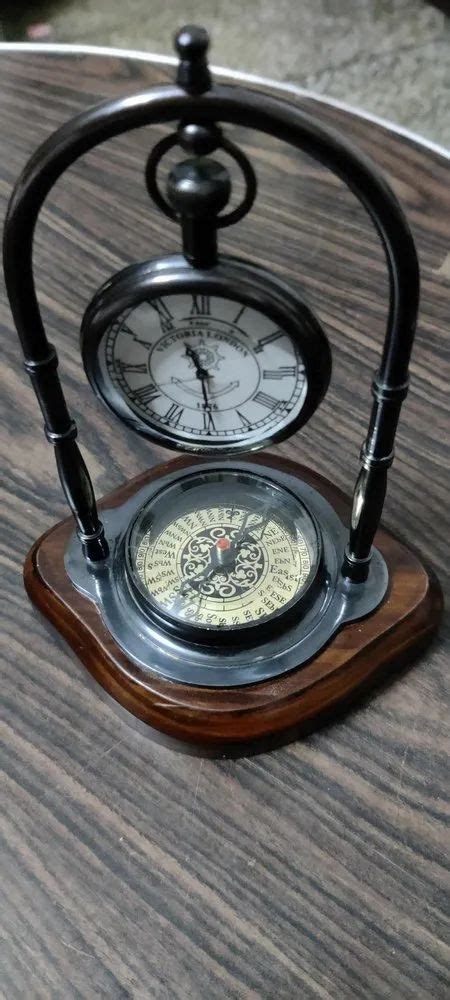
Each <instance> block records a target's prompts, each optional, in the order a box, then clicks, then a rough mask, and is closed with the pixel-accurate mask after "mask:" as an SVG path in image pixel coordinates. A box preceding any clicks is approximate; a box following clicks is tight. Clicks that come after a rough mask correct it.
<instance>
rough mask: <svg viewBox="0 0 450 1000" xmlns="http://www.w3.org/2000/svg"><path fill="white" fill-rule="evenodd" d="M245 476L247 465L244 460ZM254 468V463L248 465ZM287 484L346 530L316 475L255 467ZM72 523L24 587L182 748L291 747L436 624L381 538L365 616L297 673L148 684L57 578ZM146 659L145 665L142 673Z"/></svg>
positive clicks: (29, 563)
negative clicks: (382, 588)
mask: <svg viewBox="0 0 450 1000" xmlns="http://www.w3.org/2000/svg"><path fill="white" fill-rule="evenodd" d="M246 461H247V462H248V467H249V469H250V470H251V468H252V459H247V460H246ZM258 461H259V460H258ZM261 462H262V464H263V465H265V466H266V467H267V468H268V469H271V470H277V469H281V471H283V472H285V473H288V474H289V475H291V476H295V477H297V478H298V479H300V480H301V481H302V482H307V483H309V484H310V485H311V486H312V487H313V488H315V489H317V490H318V492H319V493H320V494H321V495H322V496H325V497H326V499H327V500H328V501H329V502H330V503H331V504H332V506H333V507H334V509H335V510H336V511H337V512H339V514H340V516H341V517H342V518H343V519H345V521H346V522H348V520H349V517H350V511H351V505H350V504H349V503H348V502H345V500H344V498H343V497H342V494H340V493H339V491H337V490H336V488H335V487H334V486H333V485H332V484H331V483H329V482H328V481H327V480H326V479H324V478H323V477H322V476H318V475H317V474H316V473H314V472H312V471H311V470H310V469H306V468H305V466H301V465H297V464H296V463H294V462H289V461H288V460H286V459H279V458H277V457H275V456H274V457H272V456H270V455H265V456H262V459H261V461H260V462H259V464H261ZM194 464H195V467H197V468H198V467H199V466H200V467H201V465H202V461H201V460H192V459H191V458H180V459H178V460H175V461H173V462H171V463H169V464H167V463H166V464H165V465H162V466H157V467H156V468H155V469H152V471H151V472H146V473H143V474H142V475H140V476H136V478H135V479H133V480H132V481H131V482H130V483H127V484H126V485H124V486H122V487H119V489H118V490H115V491H114V492H113V493H111V494H109V496H108V497H105V498H103V500H102V503H101V506H103V507H117V506H118V505H119V504H121V503H124V502H125V500H128V499H129V498H130V497H131V496H134V494H135V493H136V492H137V491H138V490H139V489H141V488H142V486H144V485H146V484H147V483H149V482H152V481H155V480H157V479H158V478H161V477H164V476H166V475H167V473H168V472H169V471H177V470H178V469H179V470H180V471H186V470H187V469H191V468H192V467H193V465H194ZM73 530H74V529H73V521H72V518H68V519H66V520H65V521H63V522H61V523H60V524H59V525H56V526H55V527H54V528H51V529H50V531H47V532H46V533H45V534H44V535H43V537H42V538H40V539H39V540H38V541H37V542H36V543H35V545H33V547H32V549H31V551H30V552H29V553H28V555H27V558H26V561H25V570H24V579H25V587H26V590H27V593H28V595H29V597H30V599H31V600H32V601H33V604H35V605H36V607H37V608H38V609H39V611H41V612H42V614H43V615H44V616H45V618H47V619H48V620H49V621H50V622H51V624H52V625H53V626H54V627H55V629H56V630H57V631H58V633H59V634H60V635H62V636H63V637H64V639H65V640H66V642H67V643H68V644H69V646H70V647H71V648H72V649H73V651H74V652H75V653H76V654H77V655H78V656H79V657H80V659H81V661H82V662H83V663H84V665H85V667H87V669H88V670H89V672H90V673H91V674H92V676H93V677H95V679H96V680H97V681H98V682H99V684H100V685H101V686H102V688H103V689H104V690H105V691H106V692H107V693H108V694H109V695H111V697H112V698H113V699H114V700H115V701H117V702H119V704H120V705H121V706H122V707H123V708H125V709H126V710H127V711H128V712H130V713H131V715H132V716H134V717H136V718H138V719H140V720H141V721H142V722H144V723H146V724H148V725H149V726H153V727H155V728H156V729H158V730H160V731H162V732H163V733H165V734H166V735H167V736H170V737H173V738H175V739H177V740H178V741H180V742H185V743H187V744H189V745H191V744H192V745H194V746H199V747H204V748H207V749H208V748H209V749H214V750H215V751H216V753H217V752H222V753H225V752H230V751H234V752H235V753H236V752H237V751H238V752H240V753H241V754H242V753H244V752H245V750H247V751H249V750H254V749H259V750H261V749H264V748H267V745H268V743H269V741H270V745H273V744H274V743H281V742H286V741H287V740H292V739H295V737H296V736H299V735H300V734H302V733H304V732H311V731H312V730H313V729H314V728H317V726H318V725H320V724H323V722H324V721H325V720H327V719H329V718H332V717H334V716H335V715H336V713H337V712H339V710H340V711H342V709H343V708H345V707H348V705H349V704H350V703H351V702H352V701H354V700H355V699H356V697H358V696H360V695H361V694H362V693H364V692H365V691H367V690H368V689H369V687H370V686H372V685H373V684H374V683H376V681H379V680H381V678H383V677H385V676H386V675H388V676H389V677H393V676H394V671H395V670H398V669H399V668H400V667H402V666H405V665H406V664H408V665H410V664H411V662H412V661H413V660H414V658H415V656H417V654H418V653H419V652H423V650H424V649H425V647H426V645H427V642H429V640H430V639H431V637H432V636H433V634H434V632H435V631H436V628H437V627H438V624H439V622H440V618H441V612H442V593H441V589H440V587H439V584H438V582H437V580H436V578H435V577H434V576H433V577H432V578H431V579H430V577H429V574H428V573H427V571H426V570H425V568H424V567H423V566H422V565H421V563H420V562H419V560H418V559H417V558H416V557H415V556H414V555H413V554H412V553H411V552H409V551H408V549H406V548H405V546H404V545H401V544H400V543H399V542H397V541H396V539H395V538H393V537H392V535H390V534H389V533H388V532H386V531H379V532H378V537H377V541H376V544H377V547H378V548H379V549H380V551H381V552H382V554H383V556H384V558H385V560H386V563H387V566H388V570H389V580H390V582H389V589H388V593H387V594H386V597H385V599H384V600H383V601H382V603H381V605H380V607H379V608H377V610H376V611H375V613H374V614H372V615H369V616H368V617H366V618H364V619H363V620H361V621H358V622H355V623H353V624H352V625H347V626H346V627H345V628H343V629H342V630H341V631H340V632H339V633H338V635H336V636H335V637H334V638H333V639H332V640H331V642H329V643H328V644H327V646H326V647H325V648H324V649H323V650H322V651H321V652H320V654H318V655H317V656H315V657H314V658H313V659H312V660H311V661H310V662H309V663H308V664H307V665H306V666H304V667H302V669H301V670H297V671H295V670H294V671H291V672H290V673H288V674H287V675H284V676H282V677H278V678H274V679H271V680H270V681H265V682H264V683H260V684H251V685H246V686H245V687H241V688H234V689H230V688H223V689H217V688H215V689H211V688H204V687H200V686H195V687H192V686H190V685H186V684H180V683H175V682H173V681H166V680H164V679H163V678H161V677H157V676H155V675H153V676H149V674H148V671H146V670H143V669H142V667H140V666H139V665H138V664H136V663H134V662H133V661H131V660H130V659H129V658H128V657H127V656H126V655H125V654H124V652H123V651H122V650H121V648H120V646H119V645H118V643H117V642H116V641H115V640H114V639H113V637H112V636H111V634H110V633H109V632H108V629H107V628H105V626H104V625H103V622H102V620H101V618H100V617H99V614H98V610H97V608H96V607H95V605H93V603H92V602H91V601H89V600H87V599H86V598H85V597H83V595H82V594H80V592H79V591H77V590H76V588H75V587H74V586H73V585H72V584H71V582H70V580H69V579H68V577H67V573H66V569H65V565H64V556H65V552H66V550H67V545H68V542H69V540H70V537H71V535H72V533H73ZM151 665H152V663H151V658H150V660H149V666H150V667H151Z"/></svg>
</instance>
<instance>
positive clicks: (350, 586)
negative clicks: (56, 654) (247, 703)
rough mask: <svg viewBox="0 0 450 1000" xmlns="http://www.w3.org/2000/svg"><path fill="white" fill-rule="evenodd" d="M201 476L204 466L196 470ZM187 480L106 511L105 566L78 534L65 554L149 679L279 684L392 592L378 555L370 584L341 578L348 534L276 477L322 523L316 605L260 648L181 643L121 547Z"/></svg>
mask: <svg viewBox="0 0 450 1000" xmlns="http://www.w3.org/2000/svg"><path fill="white" fill-rule="evenodd" d="M202 464H203V468H204V469H205V471H207V470H209V469H229V468H233V469H242V470H244V471H248V468H249V466H248V462H239V461H236V459H229V460H222V461H211V462H204V463H202ZM194 468H195V469H197V468H198V467H197V466H195V467H194ZM251 468H252V472H253V473H254V474H258V473H259V474H261V475H263V476H265V477H266V478H267V476H268V469H267V466H266V465H263V464H261V465H260V464H258V462H257V461H252V463H251ZM177 475H178V476H180V475H186V470H184V471H183V473H181V472H173V471H170V472H168V473H167V474H166V475H165V476H162V477H160V478H158V479H157V480H156V481H153V482H151V483H149V484H147V485H146V486H144V487H143V488H142V489H140V490H138V492H137V493H135V494H134V495H133V496H132V497H130V498H129V499H128V500H127V501H126V502H125V503H123V504H122V505H121V506H120V507H116V508H114V509H105V510H104V511H103V512H102V519H103V523H104V526H105V530H106V537H107V539H108V543H109V545H110V556H109V558H108V559H107V560H106V561H105V562H104V563H102V564H100V566H98V565H91V566H90V565H88V564H87V563H86V561H85V560H84V558H83V556H82V553H81V547H80V544H79V541H78V539H77V537H76V535H75V534H74V535H73V536H72V538H71V539H70V542H69V545H68V548H67V552H66V555H65V565H66V570H67V573H68V575H69V577H70V580H71V581H72V583H73V584H74V586H75V587H76V588H77V589H78V590H79V591H80V592H81V593H82V594H84V595H85V596H86V597H88V598H89V599H90V600H92V601H94V602H95V604H96V606H97V608H98V610H99V612H100V614H101V617H102V619H103V621H104V623H105V625H106V627H107V628H108V630H109V631H110V633H111V634H112V635H113V636H114V638H115V640H116V642H117V643H118V644H119V645H120V647H121V648H122V649H123V651H124V652H125V653H126V655H127V656H128V657H130V659H132V660H134V662H136V663H137V664H139V666H140V667H141V668H143V669H144V670H146V671H149V673H154V674H155V673H156V674H157V675H159V676H161V677H164V678H167V679H170V680H173V681H178V682H181V683H183V684H192V685H201V686H203V687H220V688H227V687H237V686H240V685H247V684H255V683H257V682H260V681H264V680H268V679H269V678H274V677H278V676H280V675H282V674H285V673H287V672H288V671H290V670H293V669H294V668H297V667H299V666H301V665H302V664H304V663H306V662H307V661H308V660H310V659H311V657H313V656H314V655H315V654H316V653H318V651H319V650H321V649H322V648H323V647H324V646H325V645H326V643H327V642H328V641H329V640H330V639H331V637H332V636H333V635H334V634H335V633H336V632H337V631H338V630H339V629H340V628H341V627H342V626H343V625H346V624H348V623H349V622H352V621H355V620H357V619H360V618H363V617H365V616H366V615H368V614H370V612H372V611H374V609H375V608H376V607H377V606H378V605H379V604H380V602H381V601H382V599H383V597H384V595H385V593H386V590H387V586H388V571H387V567H386V563H385V561H384V559H383V557H382V555H381V553H380V552H379V551H378V550H376V549H375V550H374V552H373V557H372V562H371V567H370V573H369V577H368V580H367V581H366V582H365V583H359V584H356V583H351V582H350V581H348V580H345V579H344V578H343V577H342V576H341V573H340V567H341V565H342V560H343V556H344V549H345V544H346V542H347V537H348V531H347V529H346V528H345V527H344V525H343V524H342V522H341V520H340V518H339V517H338V515H337V514H336V512H335V511H334V510H333V508H332V506H331V505H330V503H329V502H328V501H327V500H326V499H325V498H324V497H323V496H322V495H321V494H320V493H319V492H318V491H317V490H316V489H314V488H313V487H312V486H310V485H308V484H307V483H305V482H302V480H301V479H299V478H298V477H297V476H295V475H292V474H291V473H289V472H285V471H281V470H279V469H276V470H271V472H270V476H271V478H273V480H274V482H275V483H277V485H279V486H284V487H286V488H287V489H289V490H290V491H291V492H292V493H294V494H295V495H296V496H297V497H298V498H299V499H300V500H302V501H303V503H304V504H305V505H306V506H307V507H308V509H309V510H310V511H311V512H312V514H313V515H314V516H315V517H316V519H317V521H318V523H319V525H320V528H321V531H322V538H323V548H324V570H325V572H324V576H323V584H322V586H321V587H320V589H319V591H318V593H317V595H316V597H315V599H314V601H313V603H312V604H311V605H310V606H309V608H308V609H307V611H306V612H305V613H304V614H303V615H302V617H301V618H300V619H299V620H298V621H294V622H290V623H289V625H288V626H286V625H285V624H283V625H281V624H280V625H279V626H277V631H276V632H274V634H273V635H272V636H271V637H270V638H266V637H264V639H263V640H262V641H261V642H256V643H255V644H254V645H253V646H252V648H250V649H249V648H242V647H238V646H235V647H234V646H230V645H229V644H228V643H227V644H225V643H224V644H223V646H221V647H218V646H217V645H215V646H214V647H208V646H205V645H202V646H200V645H196V644H194V643H188V642H186V641H181V640H179V639H177V638H174V637H173V636H171V635H169V634H168V633H167V632H166V631H165V630H163V628H162V627H161V626H159V625H157V624H156V623H155V622H153V621H151V619H149V618H147V617H146V616H144V615H143V614H142V613H141V612H140V610H139V608H138V607H137V605H135V603H134V602H133V601H132V600H131V599H130V594H129V590H128V587H127V585H126V580H125V576H124V566H123V560H122V559H120V558H119V553H120V551H121V543H122V540H123V537H124V535H125V533H126V531H127V529H128V526H129V524H130V522H131V520H132V519H133V518H134V517H135V516H136V514H137V512H138V510H139V509H140V507H141V506H142V505H143V504H144V503H147V502H148V500H149V499H151V497H152V496H153V495H155V494H156V493H157V492H159V490H160V489H162V488H163V487H164V486H166V485H168V484H169V483H171V482H173V481H174V477H176V476H177Z"/></svg>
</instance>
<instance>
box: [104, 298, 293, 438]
mask: <svg viewBox="0 0 450 1000" xmlns="http://www.w3.org/2000/svg"><path fill="white" fill-rule="evenodd" d="M99 365H100V370H101V375H102V379H103V382H105V381H108V382H110V383H112V386H113V387H114V389H115V391H116V392H117V393H118V394H119V396H121V398H122V402H123V404H124V405H125V406H126V407H127V408H128V409H129V410H130V411H131V412H132V414H134V415H135V416H136V417H138V418H139V420H140V421H142V422H143V423H148V424H151V425H152V427H156V428H157V429H160V431H162V432H163V433H165V434H169V435H170V434H171V435H172V436H173V437H176V439H177V440H178V441H183V440H186V441H189V443H190V445H195V444H197V445H198V446H199V447H200V448H201V447H208V445H212V446H214V447H216V446H218V445H223V446H225V447H228V448H230V449H231V450H232V448H233V446H234V447H236V446H242V445H244V446H245V447H247V448H249V449H251V448H252V447H255V446H257V445H259V444H260V441H261V438H264V439H267V438H269V437H274V436H277V434H278V433H279V432H280V430H281V429H282V428H283V427H284V425H285V424H286V422H287V421H289V422H291V421H292V420H294V419H295V418H296V417H297V416H298V414H299V413H300V411H301V409H302V406H303V404H304V401H305V397H306V393H307V378H306V375H305V366H304V364H303V361H302V358H301V356H300V353H299V350H298V347H297V346H296V343H295V341H294V340H293V338H292V337H291V335H290V334H289V333H288V332H286V331H285V330H283V329H282V328H280V327H279V326H277V325H276V323H275V322H274V321H273V320H271V319H270V318H269V317H268V316H266V315H265V314H263V313H261V312H258V311H257V310H256V309H254V308H251V307H250V306H246V305H243V304H242V303H240V302H237V301H234V300H233V299H230V298H223V297H221V296H218V295H200V294H187V293H184V294H179V295H166V296H162V297H161V298H153V299H148V300H147V301H144V302H140V303H139V304H138V305H137V306H135V307H134V308H132V309H128V310H127V311H126V312H124V313H122V315H121V316H119V317H118V319H117V320H116V321H115V322H114V323H113V324H112V325H111V326H110V327H109V328H108V330H107V331H106V332H105V334H104V336H103V339H102V341H101V346H100V353H99Z"/></svg>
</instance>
